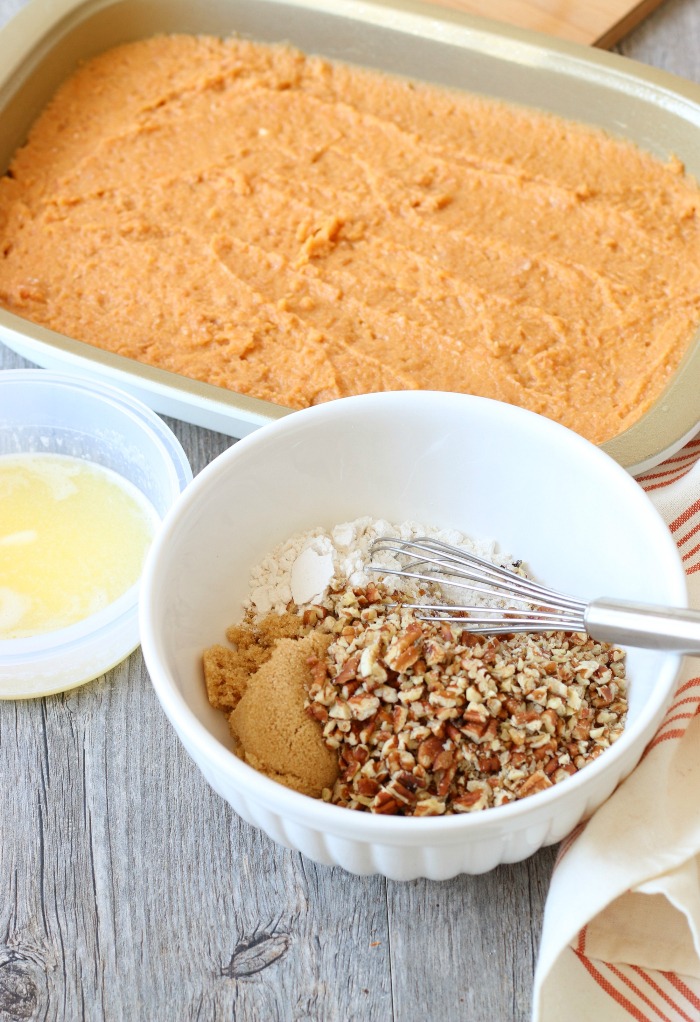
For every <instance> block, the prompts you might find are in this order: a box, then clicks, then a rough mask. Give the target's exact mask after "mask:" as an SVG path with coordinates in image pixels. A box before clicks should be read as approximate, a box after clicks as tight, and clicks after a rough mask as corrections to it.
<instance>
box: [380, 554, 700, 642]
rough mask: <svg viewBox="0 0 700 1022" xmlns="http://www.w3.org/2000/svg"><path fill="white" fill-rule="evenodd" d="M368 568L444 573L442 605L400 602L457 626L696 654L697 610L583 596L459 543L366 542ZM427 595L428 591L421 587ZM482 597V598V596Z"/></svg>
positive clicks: (431, 577)
mask: <svg viewBox="0 0 700 1022" xmlns="http://www.w3.org/2000/svg"><path fill="white" fill-rule="evenodd" d="M382 552H384V553H388V554H392V555H393V556H394V558H403V559H404V560H403V561H401V560H399V561H398V563H399V564H400V565H403V566H400V567H396V566H395V565H396V563H397V562H396V560H395V561H394V564H393V565H381V564H378V563H376V562H375V561H374V558H375V557H377V556H379V555H381V553H382ZM370 555H371V558H372V562H371V563H370V564H369V565H368V568H369V569H370V570H371V571H374V572H377V573H379V574H382V575H385V576H386V575H397V576H399V577H402V578H408V579H414V580H416V581H421V582H428V583H433V584H434V583H435V582H437V581H439V580H445V586H444V587H443V589H442V592H443V594H445V593H446V596H445V603H444V604H442V603H441V604H427V603H411V604H402V605H403V606H409V607H412V608H413V609H415V610H416V611H417V616H419V617H422V618H424V619H427V620H432V621H436V620H437V621H458V622H459V624H460V626H461V628H462V630H463V631H472V632H486V633H487V634H490V635H493V634H503V633H508V632H550V631H567V632H584V631H585V632H588V634H589V635H592V636H593V637H595V638H596V639H598V640H599V641H601V642H611V643H622V644H627V645H630V646H639V647H642V648H644V649H653V650H666V651H669V652H675V653H689V654H690V655H692V656H700V612H699V611H697V610H690V609H688V608H687V607H662V606H655V605H651V604H644V603H636V602H632V601H629V600H620V599H615V598H611V597H605V596H602V597H600V598H598V599H595V600H591V601H590V603H585V602H583V601H582V600H577V599H575V598H574V597H572V596H567V595H565V594H562V593H558V592H556V591H555V590H553V589H548V588H547V587H546V586H542V585H540V584H539V583H537V582H534V581H533V580H532V579H529V578H526V577H524V576H523V575H521V574H518V573H517V567H518V565H517V564H516V565H514V566H513V569H515V570H513V569H509V568H507V567H501V566H499V565H496V564H492V563H491V562H490V561H487V560H485V559H484V558H483V557H479V555H478V554H473V553H471V552H470V551H469V550H465V549H464V548H462V547H454V546H450V545H449V544H447V543H443V542H442V541H441V540H438V539H433V538H431V537H429V536H419V537H418V538H416V539H413V540H402V539H392V538H390V537H384V538H382V539H378V540H376V541H375V542H374V543H373V545H372V547H371V549H370ZM453 590H456V591H458V592H464V593H465V594H468V593H471V594H472V597H473V599H472V602H471V603H469V604H467V603H463V604H462V603H458V604H454V603H450V602H448V601H449V599H450V598H451V596H452V592H453ZM424 595H427V594H424ZM485 596H487V597H488V598H489V601H490V602H489V603H485V601H484V597H485Z"/></svg>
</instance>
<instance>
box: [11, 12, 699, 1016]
mask: <svg viewBox="0 0 700 1022" xmlns="http://www.w3.org/2000/svg"><path fill="white" fill-rule="evenodd" d="M22 5H23V0H0V21H2V22H4V21H6V20H7V19H8V18H9V17H10V16H11V15H12V14H13V13H14V12H15V11H16V10H18V9H19V8H20V7H21V6H22ZM487 8H488V4H485V9H487ZM618 49H619V50H620V51H621V52H622V53H624V54H625V55H627V56H630V57H634V58H637V59H639V60H642V61H646V62H648V63H650V64H654V65H657V66H659V67H663V68H665V69H667V70H670V71H673V72H676V73H677V74H680V75H683V76H685V77H687V78H691V79H694V80H696V81H700V0H667V3H666V4H664V5H663V6H662V7H661V8H660V9H659V10H658V11H657V12H656V13H655V14H654V15H652V16H651V17H650V18H649V20H648V21H646V22H645V23H643V24H642V25H641V27H639V28H638V29H637V30H636V31H635V32H634V34H633V35H631V36H629V37H627V38H626V39H624V40H623V42H622V43H621V44H620V45H619V46H618ZM26 364H27V363H25V362H23V360H22V359H20V358H18V357H17V356H15V355H14V354H13V353H11V352H9V351H8V350H6V349H4V348H2V346H0V368H5V369H7V368H15V367H18V366H22V365H26ZM170 425H171V426H172V428H173V429H174V431H175V432H176V434H177V436H178V437H179V439H180V441H181V442H182V444H183V446H184V448H185V451H186V452H187V454H188V456H189V458H190V461H191V464H192V467H193V470H194V472H195V473H196V472H198V471H199V470H200V469H201V468H202V467H203V466H204V465H206V464H207V463H208V462H209V461H210V460H211V459H212V458H213V457H215V456H216V455H217V454H219V453H221V451H223V450H224V449H225V448H226V447H228V446H229V444H230V443H231V440H230V439H228V438H226V437H223V436H221V435H218V434H215V433H211V432H208V431H207V430H205V429H200V428H197V427H194V426H190V425H187V424H184V423H179V422H170ZM555 854H556V849H553V848H549V849H545V850H544V851H541V852H539V853H538V854H537V855H534V856H533V857H532V858H530V859H529V860H528V861H526V862H523V863H521V864H518V865H515V866H503V867H500V868H498V869H496V870H494V871H493V872H491V873H489V874H486V875H484V876H476V877H471V876H462V877H458V878H457V879H454V880H452V881H448V882H443V883H436V882H431V881H426V880H419V881H416V882H412V883H403V884H402V883H395V882H391V881H387V880H385V879H383V878H382V877H368V878H358V877H355V876H351V875H349V874H347V873H345V872H343V871H342V870H340V869H328V868H324V867H321V866H317V865H315V864H314V863H312V862H310V861H308V860H306V859H304V858H303V857H302V856H300V855H298V854H296V853H293V852H289V851H286V850H285V849H283V848H280V847H278V846H277V845H275V844H273V842H272V841H270V840H269V839H268V838H267V837H265V836H264V835H262V834H260V833H258V832H257V831H255V830H253V829H252V828H251V827H249V826H248V825H247V824H246V823H243V822H242V821H241V820H240V819H239V818H238V817H237V816H236V815H235V814H234V813H233V812H232V811H231V810H230V809H229V807H228V806H227V805H226V803H224V802H223V800H222V799H220V798H219V797H218V796H217V795H215V794H214V793H213V792H212V791H211V790H210V788H209V787H208V786H207V784H206V783H205V782H204V780H203V779H202V777H201V776H200V774H199V772H198V770H197V769H196V768H195V767H194V766H193V764H192V763H191V762H190V760H189V759H188V757H187V756H186V754H185V753H184V751H183V749H182V747H181V746H180V744H179V743H178V741H177V739H176V737H175V734H174V732H173V731H172V729H171V727H170V725H169V724H168V722H167V721H166V719H165V717H164V715H163V713H162V712H161V709H160V707H159V704H158V703H157V701H156V698H155V696H154V693H153V691H152V688H151V685H150V682H149V679H148V675H147V673H146V670H145V668H144V664H143V660H142V658H141V654H140V653H139V652H136V653H134V654H133V655H132V656H131V657H130V658H129V659H128V660H127V661H126V662H125V663H123V664H122V665H121V666H120V667H118V668H117V669H115V670H113V671H111V672H110V673H109V674H108V675H106V676H105V677H103V678H101V679H99V680H97V681H95V682H93V683H91V684H89V685H86V686H84V687H83V688H80V689H77V690H75V691H73V692H70V693H67V694H65V695H58V696H54V697H51V698H47V699H40V700H32V701H24V702H2V703H0V1022H29V1020H38V1019H42V1020H62V1022H63V1020H65V1022H77V1020H82V1019H89V1020H100V1019H106V1020H109V1022H118V1020H125V1022H137V1020H138V1022H142V1020H143V1022H156V1020H163V1022H181V1020H187V1022H189V1020H192V1022H195V1020H198V1022H214V1020H223V1019H236V1022H245V1020H250V1022H273V1020H285V1022H286V1020H289V1022H291V1020H299V1022H301V1020H308V1022H312V1020H313V1022H348V1020H358V1022H375V1020H377V1022H380V1020H381V1022H383V1020H397V1022H413V1020H415V1022H433V1020H434V1022H443V1020H444V1022H453V1020H455V1022H456V1020H460V1022H462V1020H464V1022H466V1020H468V1022H487V1020H488V1022H521V1020H525V1019H528V1018H529V1015H530V1003H531V989H532V980H533V972H534V965H535V960H536V955H537V945H538V939H539V934H540V929H541V923H542V913H543V908H544V902H545V898H546V895H547V888H548V883H549V878H550V874H551V870H552V867H553V863H554V858H555ZM562 1022H565V1020H562Z"/></svg>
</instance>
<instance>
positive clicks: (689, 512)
mask: <svg viewBox="0 0 700 1022" xmlns="http://www.w3.org/2000/svg"><path fill="white" fill-rule="evenodd" d="M696 511H700V500H696V501H695V503H694V504H691V505H690V507H689V508H686V510H685V511H684V512H683V513H682V514H680V515H678V517H677V518H674V519H673V521H672V522H671V523H670V525H669V529H670V530H671V532H675V531H676V529H679V528H680V527H681V525H685V523H686V522H688V521H690V519H691V518H692V517H693V515H694V514H695V513H696Z"/></svg>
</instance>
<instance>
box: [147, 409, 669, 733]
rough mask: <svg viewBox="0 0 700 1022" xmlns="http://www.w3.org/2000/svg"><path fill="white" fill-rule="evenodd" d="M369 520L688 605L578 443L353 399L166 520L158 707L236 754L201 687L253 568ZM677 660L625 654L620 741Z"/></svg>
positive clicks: (154, 595) (530, 427) (217, 471)
mask: <svg viewBox="0 0 700 1022" xmlns="http://www.w3.org/2000/svg"><path fill="white" fill-rule="evenodd" d="M362 515H370V516H372V517H374V518H385V519H387V520H389V521H395V522H401V521H405V520H409V519H410V520H413V521H417V522H420V523H423V524H432V525H436V526H441V527H448V526H449V527H452V528H457V529H459V530H461V531H462V532H464V533H466V534H467V535H470V536H472V537H476V538H479V539H484V540H491V539H493V540H496V541H497V543H498V545H499V547H500V548H501V549H502V550H505V551H507V552H509V553H512V554H513V556H514V557H518V558H522V559H523V560H524V561H525V562H526V563H527V565H528V566H529V568H530V569H531V571H532V572H533V573H534V574H535V575H536V576H537V577H538V579H540V580H542V581H544V582H546V583H547V584H550V585H552V586H554V587H557V588H559V589H561V590H562V591H564V592H569V593H571V594H574V595H577V596H580V597H584V598H587V599H592V598H594V597H597V596H603V595H605V596H614V597H620V598H629V599H635V600H644V601H649V602H655V603H662V604H671V605H673V604H675V605H685V604H686V602H687V597H686V587H685V578H684V573H683V570H682V567H681V564H680V559H679V557H678V553H677V550H676V547H675V544H674V543H673V541H672V539H671V536H670V534H669V532H668V530H667V528H666V526H665V524H664V523H663V521H662V519H661V518H660V516H659V515H658V514H657V512H656V511H655V509H654V508H653V505H652V504H651V502H650V501H649V499H648V498H647V497H646V495H645V494H644V493H643V491H642V490H641V488H640V487H639V486H638V485H637V484H636V483H635V482H634V480H633V479H632V478H631V477H630V476H629V475H627V473H626V472H625V471H624V470H623V469H621V468H620V467H619V466H618V465H617V464H616V463H614V462H613V461H612V459H610V458H608V457H607V456H606V455H605V454H603V453H602V452H601V451H600V450H599V449H597V448H595V447H594V446H593V445H591V444H589V443H587V442H586V441H584V440H582V439H581V438H580V437H578V436H576V435H575V434H573V433H571V432H570V431H568V430H566V429H564V428H563V427H561V426H558V425H557V424H555V423H553V422H550V421H548V420H546V419H543V418H540V417H538V416H535V415H532V414H531V413H529V412H523V411H522V410H520V409H517V408H513V407H510V406H507V405H501V404H498V403H495V402H491V401H489V400H485V399H480V398H474V397H470V396H464V395H449V394H431V393H415V392H413V393H394V394H376V395H368V396H365V397H359V398H351V399H347V400H344V401H336V402H332V403H330V404H328V405H323V406H319V407H316V408H311V409H307V410H305V411H303V412H299V413H295V414H294V415H292V416H289V417H288V418H287V419H285V420H283V421H282V422H279V423H275V424H272V425H270V426H267V427H264V428H263V429H262V430H261V431H259V432H257V433H255V434H253V435H251V436H250V437H247V438H245V439H244V440H242V441H240V442H239V443H238V444H236V445H235V446H233V447H231V448H230V449H229V450H228V451H226V452H224V454H222V455H220V457H219V458H218V459H216V461H214V462H213V463H212V464H211V465H210V466H208V467H207V469H205V470H204V472H202V473H201V474H200V476H198V478H197V479H196V480H195V481H194V483H193V484H192V486H191V487H190V488H189V489H188V491H187V492H186V493H185V494H183V496H182V497H181V498H180V500H179V501H178V503H177V505H176V507H175V508H173V511H172V512H171V514H170V515H169V516H168V518H167V519H166V523H165V527H164V528H163V530H162V531H161V534H160V536H159V538H158V539H157V541H156V543H155V545H154V548H153V550H152V551H151V556H150V558H149V563H148V565H147V568H146V571H145V573H144V592H143V603H144V607H145V615H144V612H143V609H142V626H143V622H144V617H145V620H146V621H147V627H148V633H149V634H148V652H149V653H150V657H149V656H147V662H148V661H149V659H150V660H151V661H153V660H155V661H157V664H158V670H157V677H156V675H155V673H154V671H153V670H152V671H151V674H152V676H153V677H154V682H155V683H156V688H157V690H158V692H159V695H160V696H161V699H162V698H163V696H164V695H165V696H166V697H167V696H168V693H169V694H171V695H172V694H174V695H175V696H176V700H175V702H176V703H177V707H178V708H176V711H175V712H176V713H178V714H180V716H181V717H182V715H183V714H184V715H185V716H187V715H189V716H190V718H192V717H193V718H196V720H197V721H199V722H200V723H201V724H203V725H204V727H205V728H206V729H207V731H208V732H209V733H210V734H211V735H213V736H214V737H215V738H216V739H217V740H218V741H219V742H222V743H223V744H225V745H226V746H227V747H229V748H230V741H229V738H228V731H227V725H226V722H225V720H224V718H223V716H222V715H221V714H220V713H218V712H216V711H214V710H212V709H211V708H210V707H209V705H208V702H207V699H206V695H205V692H204V686H203V680H202V673H201V653H202V651H203V649H204V648H205V647H206V646H208V645H211V644H214V643H220V642H225V638H224V632H225V629H226V628H227V627H228V626H229V625H230V624H232V623H233V622H235V621H236V620H238V619H239V617H240V614H241V609H242V600H243V599H244V597H245V595H246V593H247V588H248V574H249V571H250V568H251V567H252V566H253V565H254V564H255V563H257V562H258V561H260V560H261V559H262V558H263V557H264V556H265V555H266V554H267V553H269V552H270V551H271V550H272V549H273V547H274V546H275V545H276V544H277V543H278V542H280V541H282V540H284V539H286V538H287V537H288V536H290V535H291V534H293V533H294V532H297V531H299V530H305V529H308V528H310V527H313V526H317V525H322V526H332V525H334V524H336V523H339V522H343V521H347V520H351V519H354V518H357V517H359V516H362ZM650 565H653V570H650V567H649V566H650ZM142 630H143V629H142ZM143 640H144V645H145V643H146V634H145V632H144V633H143ZM150 666H151V663H149V667H150ZM678 666H679V658H678V657H673V656H669V655H668V654H664V653H662V652H658V651H644V650H631V651H630V652H629V659H628V674H629V677H630V678H631V693H630V714H629V725H628V729H627V731H626V733H625V736H624V741H625V742H627V741H629V740H631V739H632V737H633V735H634V733H635V731H637V730H639V728H641V727H642V726H643V725H644V723H645V722H646V723H648V720H649V715H650V714H654V713H658V711H659V706H660V704H661V703H662V702H663V701H664V700H666V699H667V698H668V695H669V690H670V687H671V686H672V684H673V682H674V680H675V677H676V674H677V671H678ZM170 709H171V710H172V707H170ZM618 744H619V743H618Z"/></svg>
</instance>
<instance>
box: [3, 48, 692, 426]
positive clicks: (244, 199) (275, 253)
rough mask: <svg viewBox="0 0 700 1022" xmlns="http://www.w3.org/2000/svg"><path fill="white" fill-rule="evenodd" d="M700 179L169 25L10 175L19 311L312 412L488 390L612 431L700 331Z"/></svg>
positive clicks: (98, 74) (585, 141) (56, 122)
mask: <svg viewBox="0 0 700 1022" xmlns="http://www.w3.org/2000/svg"><path fill="white" fill-rule="evenodd" d="M699 194H700V193H699V190H698V187H697V185H696V184H695V183H694V182H693V181H691V180H689V179H688V178H687V177H686V176H685V175H684V173H683V168H682V167H681V166H680V165H679V163H678V162H677V161H674V160H671V161H670V162H669V163H668V164H664V163H662V162H660V161H658V160H656V159H654V158H651V157H650V156H649V155H647V154H645V153H644V152H642V151H640V150H638V149H636V148H634V147H632V146H631V145H629V144H626V143H623V142H620V141H617V140H614V139H612V138H609V137H607V136H605V135H604V134H602V133H599V132H597V131H594V130H589V129H586V128H584V127H582V126H577V125H575V124H571V123H568V122H564V121H561V120H559V119H556V118H552V117H549V116H543V115H538V114H537V113H533V112H531V111H527V110H525V109H519V108H515V107H508V106H505V105H501V104H499V103H495V102H489V101H485V100H483V99H480V98H476V97H471V96H468V95H461V94H457V93H454V92H449V91H446V90H442V89H438V88H435V87H431V86H426V85H418V84H412V83H410V82H407V81H404V80H400V79H392V78H390V77H387V76H383V75H380V74H378V73H372V72H365V71H361V70H358V69H356V68H351V67H348V66H342V65H334V64H330V63H328V62H327V61H325V60H321V59H311V58H306V57H304V56H303V55H302V54H301V53H299V52H297V51H295V50H293V49H290V48H286V47H269V46H263V45H256V44H252V43H249V42H242V41H237V40H229V41H220V40H216V39H213V38H202V37H190V36H174V37H158V38H153V39H150V40H146V41H142V42H137V43H134V44H129V45H126V46H122V47H119V48H116V49H114V50H111V51H110V52H107V53H105V54H103V55H102V56H100V57H98V58H96V59H94V60H92V61H90V62H89V63H86V64H85V65H83V66H81V67H80V68H79V69H78V71H77V72H76V73H75V74H74V75H73V77H72V78H70V79H69V80H68V81H67V82H66V83H65V84H64V85H63V87H62V88H61V89H60V90H59V92H58V94H57V95H56V96H55V98H54V99H53V100H52V101H51V103H50V104H49V105H48V107H47V109H46V111H45V112H44V113H43V115H42V116H41V117H40V118H39V120H38V122H37V123H36V124H35V126H34V128H33V130H32V132H31V135H30V137H29V141H28V143H27V144H26V146H24V148H22V149H21V150H20V151H19V152H18V153H17V154H16V156H15V158H14V161H13V163H12V166H11V171H10V174H9V175H8V176H7V177H5V178H4V179H2V181H0V239H1V245H2V254H1V258H0V304H2V305H3V306H4V307H5V308H7V309H9V310H11V311H13V312H15V313H18V314H19V315H20V316H23V317H25V318H27V319H30V320H33V321H35V322H37V323H42V324H45V325H48V326H50V327H52V328H53V329H55V330H58V331H59V332H61V333H63V334H67V335H69V336H71V337H75V338H78V339H80V340H83V341H87V342H89V343H90V344H94V345H98V346H100V347H102V348H107V349H109V350H110V351H114V352H118V353H120V354H122V355H127V356H129V357H131V358H135V359H138V360H140V361H142V362H147V363H149V364H151V365H154V366H161V367H163V368H165V369H168V370H171V371H173V372H175V373H180V374H183V375H185V376H189V377H194V378H196V379H199V380H204V381H207V382H209V383H213V384H217V385H219V386H222V387H227V388H230V389H232V390H235V391H238V392H240V393H242V394H248V395H252V396H254V397H258V398H264V399H266V400H269V401H274V402H277V403H279V404H281V405H285V406H288V407H292V408H300V407H303V406H305V405H309V404H314V403H317V402H321V401H327V400H329V399H332V398H337V397H340V396H343V395H348V394H356V393H359V392H367V391H377V390H386V389H407V388H427V389H441V390H452V391H465V392H470V393H476V394H483V395H487V396H489V397H494V398H500V399H502V400H504V401H508V402H512V403H514V404H518V405H523V406H525V407H526V408H530V409H534V410H535V411H538V412H542V413H544V414H545V415H548V416H550V417H552V418H554V419H558V420H559V421H560V422H563V423H565V424H566V425H568V426H571V427H572V428H573V429H575V430H577V431H578V432H580V433H582V434H584V435H585V436H587V437H589V438H590V439H591V440H593V441H595V442H600V441H603V440H605V439H607V438H610V437H611V436H614V435H616V434H618V433H620V432H621V431H622V430H623V429H624V428H625V427H627V426H629V425H630V424H631V423H633V422H634V421H635V420H636V419H638V418H639V417H640V415H641V414H642V413H643V412H644V411H645V410H646V409H647V408H648V407H649V405H650V404H651V403H652V402H653V400H654V399H655V398H656V397H657V396H658V394H659V393H660V391H661V390H662V389H663V387H664V385H665V383H666V382H667V381H668V380H669V378H670V376H671V375H672V374H673V372H674V371H675V369H676V368H677V366H678V364H679V362H680V360H681V358H682V356H683V354H684V352H685V351H686V349H687V348H688V346H689V343H690V341H691V339H692V337H693V334H694V331H695V329H696V327H697V325H698V323H699V322H700V214H699V212H698V209H699Z"/></svg>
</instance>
